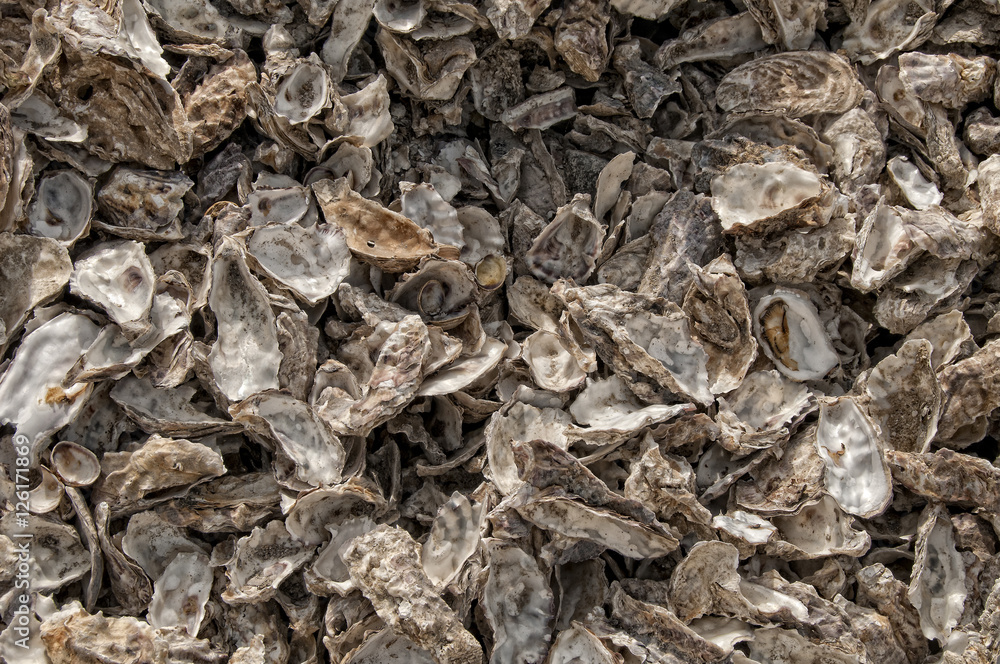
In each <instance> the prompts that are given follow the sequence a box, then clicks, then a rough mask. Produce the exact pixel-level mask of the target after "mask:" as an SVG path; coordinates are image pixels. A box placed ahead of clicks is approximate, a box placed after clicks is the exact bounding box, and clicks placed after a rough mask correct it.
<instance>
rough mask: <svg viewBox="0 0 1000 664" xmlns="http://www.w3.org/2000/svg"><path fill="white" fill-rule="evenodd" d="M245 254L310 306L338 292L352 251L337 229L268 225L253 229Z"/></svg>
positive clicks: (348, 265)
mask: <svg viewBox="0 0 1000 664" xmlns="http://www.w3.org/2000/svg"><path fill="white" fill-rule="evenodd" d="M246 247H247V255H248V257H251V258H252V259H253V261H254V263H255V265H256V266H259V269H260V270H261V271H262V272H264V273H265V274H266V275H267V276H269V277H271V278H272V279H275V280H276V281H278V282H280V283H281V284H284V285H285V286H287V287H288V288H290V289H291V290H292V291H294V292H295V293H296V295H298V296H299V297H301V298H302V299H303V300H305V301H306V302H307V303H308V304H310V305H316V304H318V303H319V302H320V301H321V300H322V299H323V298H325V297H329V296H330V295H333V294H334V293H336V292H337V288H338V287H339V286H340V284H341V282H342V281H343V280H344V279H345V278H346V277H347V275H348V274H349V272H350V267H351V252H350V250H349V249H348V248H347V243H346V241H345V239H344V232H343V231H342V230H341V228H340V227H339V226H331V225H325V226H320V225H318V224H317V225H315V226H313V227H311V228H308V229H305V228H302V227H301V226H299V225H298V224H293V223H282V224H269V225H267V226H264V227H262V228H257V229H255V230H253V231H252V232H251V233H250V235H249V237H248V238H247V240H246Z"/></svg>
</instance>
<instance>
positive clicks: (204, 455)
mask: <svg viewBox="0 0 1000 664" xmlns="http://www.w3.org/2000/svg"><path fill="white" fill-rule="evenodd" d="M118 454H120V455H121V457H120V459H119V460H118V464H117V465H116V466H115V470H112V471H111V472H106V471H105V472H106V474H105V473H102V476H101V479H100V480H99V481H98V483H97V484H96V485H94V490H93V494H92V495H93V500H94V501H95V502H107V503H108V504H109V506H110V509H111V513H112V514H114V515H118V514H121V513H129V512H132V511H135V510H136V509H137V508H140V507H142V506H143V499H144V498H146V495H147V494H149V493H155V494H156V495H155V497H153V498H151V499H150V501H151V502H153V503H155V502H158V501H164V500H167V499H168V498H170V497H172V496H171V494H170V493H169V492H167V491H165V490H166V489H175V491H176V492H178V493H183V492H184V491H186V490H187V488H188V487H190V486H191V485H192V484H196V483H198V482H204V481H206V480H209V479H211V478H213V477H218V476H219V475H222V474H223V473H225V472H226V466H225V465H224V464H223V462H222V456H221V455H219V453H218V452H216V451H214V450H212V449H211V448H209V447H206V446H205V445H202V444H200V443H193V442H190V441H187V440H172V439H170V438H162V437H160V436H156V435H154V436H150V437H149V439H147V440H146V442H145V443H143V445H142V446H141V447H140V448H139V449H137V450H136V451H134V452H119V453H118ZM112 458H113V457H109V456H108V455H105V463H108V462H110V461H111V460H112Z"/></svg>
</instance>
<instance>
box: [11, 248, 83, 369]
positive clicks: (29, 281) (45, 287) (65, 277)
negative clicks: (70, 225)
mask: <svg viewBox="0 0 1000 664" xmlns="http://www.w3.org/2000/svg"><path fill="white" fill-rule="evenodd" d="M72 270H73V266H72V263H70V262H69V252H68V251H66V249H65V248H63V247H61V246H59V245H58V244H57V243H56V242H55V241H54V240H50V239H47V238H33V237H30V236H27V235H14V234H12V233H2V234H0V289H2V290H3V291H4V293H5V294H6V297H4V299H3V302H2V304H0V351H3V350H5V349H6V348H7V345H8V344H10V342H11V341H12V340H13V339H14V337H15V335H16V334H17V333H18V331H19V330H20V329H21V326H22V325H23V324H24V322H25V320H27V318H28V315H29V314H30V313H31V311H32V310H33V309H34V308H35V307H37V306H38V305H40V304H44V303H46V302H47V301H49V300H51V299H52V298H53V297H55V296H56V295H58V294H59V293H60V292H62V289H63V288H64V287H65V286H66V284H68V283H69V278H70V274H71V273H72Z"/></svg>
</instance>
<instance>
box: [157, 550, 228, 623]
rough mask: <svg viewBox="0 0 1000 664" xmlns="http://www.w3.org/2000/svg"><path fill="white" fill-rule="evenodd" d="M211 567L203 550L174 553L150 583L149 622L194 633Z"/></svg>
mask: <svg viewBox="0 0 1000 664" xmlns="http://www.w3.org/2000/svg"><path fill="white" fill-rule="evenodd" d="M212 578H213V576H212V568H211V566H210V565H209V558H208V556H206V555H205V554H203V553H178V554H177V555H176V556H175V557H174V559H173V560H172V561H170V564H168V565H167V567H166V569H165V570H163V574H162V575H161V576H160V578H159V579H157V580H156V583H155V584H154V586H153V588H154V589H153V599H152V601H151V602H150V605H149V624H150V625H152V626H153V627H158V628H164V627H182V628H184V630H185V631H187V633H188V635H189V636H197V635H198V631H199V629H200V628H201V623H202V621H203V620H204V618H205V605H206V604H207V603H208V599H209V592H210V591H211V589H212Z"/></svg>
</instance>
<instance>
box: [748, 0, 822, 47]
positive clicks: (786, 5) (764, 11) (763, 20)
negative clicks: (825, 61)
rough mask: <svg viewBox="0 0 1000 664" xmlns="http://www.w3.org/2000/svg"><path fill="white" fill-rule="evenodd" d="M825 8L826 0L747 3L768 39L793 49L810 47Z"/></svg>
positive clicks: (770, 42) (757, 1) (758, 0)
mask: <svg viewBox="0 0 1000 664" xmlns="http://www.w3.org/2000/svg"><path fill="white" fill-rule="evenodd" d="M825 9H826V5H825V4H824V3H822V2H801V3H799V2H781V1H780V0H754V1H753V2H748V3H747V11H749V12H750V14H751V15H752V16H753V17H754V19H756V20H757V23H758V24H759V25H760V29H761V32H762V34H763V36H764V41H766V42H767V43H768V44H779V45H781V46H783V47H784V48H785V49H786V50H789V51H795V50H798V49H807V48H809V46H810V44H812V41H813V38H815V36H816V26H817V24H818V23H819V22H820V21H821V20H822V19H823V11H824V10H825Z"/></svg>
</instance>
